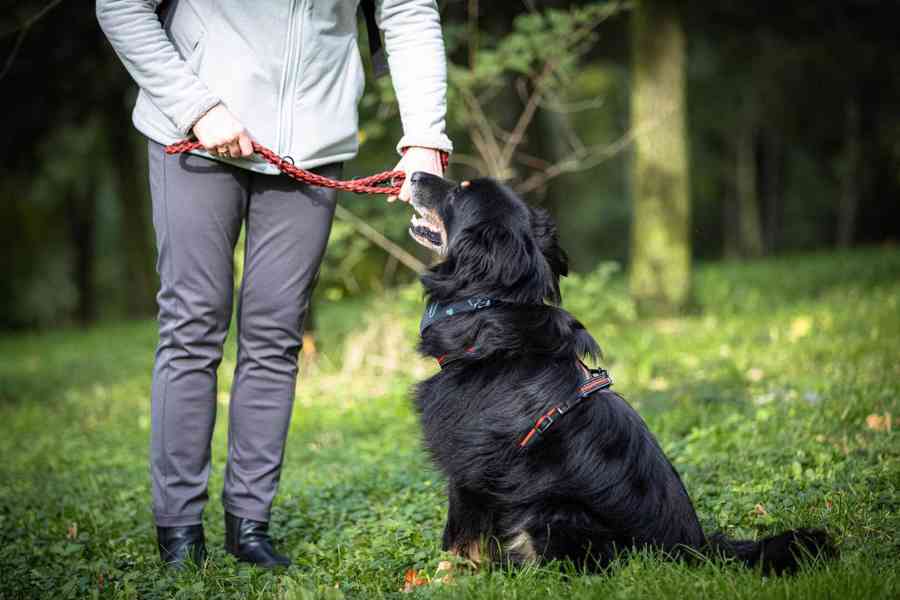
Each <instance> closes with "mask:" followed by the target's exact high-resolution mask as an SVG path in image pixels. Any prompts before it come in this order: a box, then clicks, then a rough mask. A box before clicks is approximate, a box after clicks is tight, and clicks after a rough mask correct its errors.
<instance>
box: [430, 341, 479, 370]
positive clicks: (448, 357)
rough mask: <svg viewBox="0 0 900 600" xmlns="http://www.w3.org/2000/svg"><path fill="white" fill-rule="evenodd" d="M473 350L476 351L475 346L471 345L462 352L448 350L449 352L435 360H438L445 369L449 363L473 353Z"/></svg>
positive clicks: (439, 364)
mask: <svg viewBox="0 0 900 600" xmlns="http://www.w3.org/2000/svg"><path fill="white" fill-rule="evenodd" d="M473 352H475V346H469V347H468V348H466V349H465V350H464V351H462V352H448V353H447V354H441V355H440V356H438V357H436V358H435V360H436V361H437V364H438V366H440V367H441V368H442V369H443V368H444V367H445V366H446V365H447V364H449V363H452V362H453V361H454V360H459V359H460V358H462V357H463V356H465V355H466V354H472V353H473Z"/></svg>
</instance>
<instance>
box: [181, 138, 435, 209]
mask: <svg viewBox="0 0 900 600" xmlns="http://www.w3.org/2000/svg"><path fill="white" fill-rule="evenodd" d="M190 150H204V148H203V146H202V145H201V144H200V142H197V141H194V140H184V141H181V142H176V143H174V144H171V145H169V146H166V154H180V153H181V152H188V151H190ZM253 151H254V152H256V153H257V154H259V155H260V156H262V157H263V158H264V159H266V161H268V162H270V163H272V164H273V165H275V166H276V167H278V170H279V171H281V172H282V173H284V174H285V175H287V176H288V177H293V178H294V179H296V180H297V181H302V182H303V183H308V184H310V185H316V186H319V187H326V188H333V189H336V190H342V191H345V192H353V193H355V194H388V195H391V196H396V195H397V194H399V193H400V187H401V186H402V185H403V180H404V179H405V178H406V173H404V172H403V171H383V172H381V173H375V174H374V175H370V176H368V177H361V178H359V179H352V180H349V181H341V180H338V179H331V178H329V177H323V176H322V175H317V174H315V173H313V172H312V171H307V170H306V169H301V168H300V167H297V166H295V165H294V163H293V162H292V161H291V160H289V159H285V158H283V157H281V156H278V155H277V154H275V153H274V152H272V151H271V150H269V149H268V148H266V147H265V146H263V145H262V144H257V143H256V142H253ZM448 160H449V156H448V155H447V153H446V152H441V164H442V165H443V167H444V169H446V168H447V162H448ZM385 184H387V185H385Z"/></svg>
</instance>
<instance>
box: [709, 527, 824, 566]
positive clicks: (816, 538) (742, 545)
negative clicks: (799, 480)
mask: <svg viewBox="0 0 900 600" xmlns="http://www.w3.org/2000/svg"><path fill="white" fill-rule="evenodd" d="M708 544H709V549H710V550H711V551H712V552H713V553H717V554H720V555H724V556H726V557H729V558H735V559H737V560H739V561H741V562H742V563H744V564H746V565H747V566H749V567H756V566H759V567H760V568H761V569H762V572H763V573H764V574H766V575H769V574H774V575H781V574H789V573H793V572H795V571H796V570H797V568H798V567H799V566H800V563H801V561H803V560H804V559H811V560H820V559H830V558H834V557H835V556H837V549H836V548H835V546H834V542H833V540H832V539H831V536H830V535H828V532H826V531H825V530H823V529H793V530H791V531H785V532H784V533H780V534H778V535H773V536H771V537H767V538H763V539H761V540H759V541H755V542H754V541H750V540H732V539H729V538H727V537H725V536H724V535H721V534H716V535H713V536H711V537H710V538H709V540H708Z"/></svg>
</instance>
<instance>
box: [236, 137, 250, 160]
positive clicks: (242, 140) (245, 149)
mask: <svg viewBox="0 0 900 600" xmlns="http://www.w3.org/2000/svg"><path fill="white" fill-rule="evenodd" d="M238 144H239V145H240V147H241V154H240V155H241V156H250V155H251V154H253V142H252V141H251V140H250V136H249V135H247V134H246V133H242V134H241V135H240V137H238Z"/></svg>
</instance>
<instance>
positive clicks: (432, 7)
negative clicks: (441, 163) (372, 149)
mask: <svg viewBox="0 0 900 600" xmlns="http://www.w3.org/2000/svg"><path fill="white" fill-rule="evenodd" d="M375 20H376V22H377V23H378V27H379V29H381V31H383V32H384V49H385V51H386V52H387V55H388V64H389V66H390V69H391V80H392V81H393V83H394V90H395V91H396V92H397V102H398V103H399V105H400V119H401V120H402V121H403V134H404V135H403V137H402V138H401V139H400V142H399V143H398V144H397V150H398V151H400V150H402V149H403V148H407V147H409V146H423V147H425V148H435V149H438V150H443V151H445V152H451V151H452V150H453V144H452V142H451V141H450V138H448V137H447V134H446V115H447V62H446V61H447V57H446V54H445V52H444V38H443V36H442V34H441V18H440V13H439V12H438V8H437V3H436V2H435V0H376V7H375Z"/></svg>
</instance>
